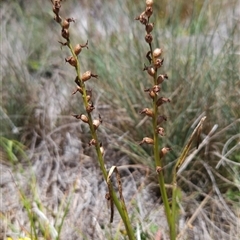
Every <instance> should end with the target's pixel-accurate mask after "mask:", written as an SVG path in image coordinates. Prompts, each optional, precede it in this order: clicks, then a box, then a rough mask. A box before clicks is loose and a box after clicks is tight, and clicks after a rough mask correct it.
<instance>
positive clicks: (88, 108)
mask: <svg viewBox="0 0 240 240" xmlns="http://www.w3.org/2000/svg"><path fill="white" fill-rule="evenodd" d="M94 109H95V107H94V106H93V103H89V104H88V105H87V107H86V111H87V112H88V113H90V112H92V111H93V110H94Z"/></svg>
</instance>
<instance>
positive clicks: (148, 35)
mask: <svg viewBox="0 0 240 240" xmlns="http://www.w3.org/2000/svg"><path fill="white" fill-rule="evenodd" d="M152 40H153V37H152V35H151V34H150V33H148V34H146V36H145V41H146V42H147V43H151V42H152Z"/></svg>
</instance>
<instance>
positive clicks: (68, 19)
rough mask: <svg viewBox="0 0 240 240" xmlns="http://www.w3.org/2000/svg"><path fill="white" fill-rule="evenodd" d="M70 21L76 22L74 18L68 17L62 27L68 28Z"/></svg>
mask: <svg viewBox="0 0 240 240" xmlns="http://www.w3.org/2000/svg"><path fill="white" fill-rule="evenodd" d="M70 22H75V20H74V19H73V18H67V19H65V20H64V21H63V22H62V28H64V29H68V28H69V26H70Z"/></svg>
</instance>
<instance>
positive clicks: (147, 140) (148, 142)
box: [139, 137, 154, 145]
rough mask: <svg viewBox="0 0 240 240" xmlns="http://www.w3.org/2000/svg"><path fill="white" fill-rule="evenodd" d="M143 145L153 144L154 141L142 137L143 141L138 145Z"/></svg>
mask: <svg viewBox="0 0 240 240" xmlns="http://www.w3.org/2000/svg"><path fill="white" fill-rule="evenodd" d="M143 143H147V144H153V143H154V140H153V139H152V138H149V137H144V138H143V140H142V141H141V142H140V143H139V145H141V144H143Z"/></svg>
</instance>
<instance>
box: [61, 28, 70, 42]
mask: <svg viewBox="0 0 240 240" xmlns="http://www.w3.org/2000/svg"><path fill="white" fill-rule="evenodd" d="M62 37H63V38H65V39H66V40H69V31H68V29H65V28H63V29H62Z"/></svg>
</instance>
